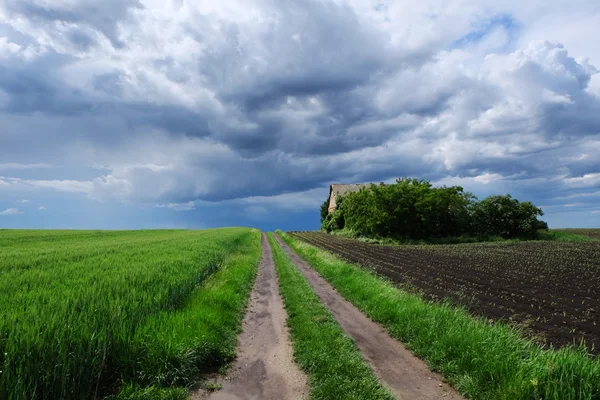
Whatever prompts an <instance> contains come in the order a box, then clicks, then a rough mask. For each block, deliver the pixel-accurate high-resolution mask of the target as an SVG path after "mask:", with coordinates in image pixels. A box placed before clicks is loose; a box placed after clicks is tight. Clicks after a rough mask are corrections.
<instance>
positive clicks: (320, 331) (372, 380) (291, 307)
mask: <svg viewBox="0 0 600 400" xmlns="http://www.w3.org/2000/svg"><path fill="white" fill-rule="evenodd" d="M269 242H270V244H271V247H272V249H273V257H274V260H275V267H276V270H277V275H278V277H279V287H280V289H281V295H282V297H283V301H284V304H285V308H286V310H287V313H288V320H287V324H288V326H289V328H290V335H291V339H292V342H293V347H294V358H295V360H296V362H297V363H298V364H299V365H300V368H301V369H302V370H303V371H304V372H306V374H307V375H308V378H309V386H310V398H311V399H356V400H359V399H365V400H367V399H369V400H370V399H373V400H378V399H386V400H387V399H390V400H391V399H393V398H394V397H393V396H392V395H391V394H390V393H389V392H388V391H387V389H385V388H384V387H383V386H382V385H381V384H380V383H379V381H378V379H377V378H376V377H375V376H374V375H373V372H372V371H371V369H370V368H369V366H368V365H367V364H366V362H365V360H364V359H363V358H362V355H361V354H360V352H359V350H358V349H357V348H356V346H355V344H354V342H353V341H352V339H351V338H350V337H348V336H346V335H345V334H344V332H343V330H342V328H341V327H340V326H339V325H338V323H337V322H336V321H335V320H334V319H333V317H332V316H331V314H330V313H329V312H328V311H327V309H326V308H325V306H324V305H323V304H322V303H321V302H320V301H319V299H318V297H317V296H316V294H315V293H314V292H313V290H312V289H311V287H310V285H309V284H308V282H307V280H306V279H305V278H304V276H303V275H302V273H301V272H300V271H299V270H298V268H297V267H296V266H295V265H294V263H293V262H292V261H291V260H290V259H289V258H288V257H287V255H286V254H285V253H284V251H283V249H281V247H280V246H279V244H278V243H277V242H276V241H275V239H274V238H273V236H272V234H271V233H269Z"/></svg>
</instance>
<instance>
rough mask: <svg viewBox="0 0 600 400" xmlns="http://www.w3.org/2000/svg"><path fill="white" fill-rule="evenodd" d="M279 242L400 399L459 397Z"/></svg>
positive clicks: (450, 399)
mask: <svg viewBox="0 0 600 400" xmlns="http://www.w3.org/2000/svg"><path fill="white" fill-rule="evenodd" d="M274 237H275V238H276V240H277V242H278V243H279V245H280V246H281V247H282V248H283V250H284V251H285V252H286V254H287V255H288V256H289V257H290V258H291V259H292V261H293V262H294V264H296V266H297V267H298V269H299V270H300V271H301V272H302V274H303V275H304V276H305V277H306V279H307V280H308V282H309V284H310V286H311V287H312V289H313V290H314V291H315V293H316V294H317V296H318V297H319V299H320V300H321V301H322V302H323V304H325V306H326V307H327V308H328V309H329V311H330V312H331V314H332V315H333V316H334V318H335V319H336V320H337V322H338V323H339V324H340V325H341V327H342V329H343V330H344V331H345V332H346V334H348V335H349V336H350V337H352V338H353V339H354V340H355V342H356V345H357V347H358V349H359V350H360V352H361V353H362V355H363V356H364V358H365V359H366V360H367V362H368V363H369V364H370V365H371V368H372V369H373V371H374V373H375V375H376V376H377V377H378V378H379V379H380V380H381V381H382V382H383V383H384V384H385V385H386V386H387V387H388V388H389V389H390V391H391V392H392V393H393V394H394V396H395V397H396V398H397V399H401V400H434V399H448V400H462V399H463V397H462V396H461V395H460V394H458V393H457V392H456V391H455V390H454V389H453V388H451V387H450V386H449V385H448V384H446V383H444V382H443V378H442V377H441V376H440V375H439V374H436V373H433V372H431V371H430V370H429V368H428V367H427V365H426V364H425V362H423V361H422V360H421V359H419V358H417V357H416V356H415V355H413V354H412V353H411V352H410V351H408V350H407V349H406V348H405V347H404V346H403V345H402V343H400V342H398V341H397V340H395V339H393V338H392V337H391V336H390V335H389V334H388V333H387V331H386V330H385V329H384V328H382V327H381V326H380V325H378V324H376V323H375V322H373V321H371V320H370V319H369V318H368V317H367V316H366V315H364V314H363V313H362V312H361V311H360V310H359V309H358V308H356V307H355V306H354V305H352V304H351V303H350V302H349V301H347V300H346V299H344V297H342V296H341V295H340V294H339V293H338V292H337V291H336V290H335V289H334V288H333V287H332V286H331V285H330V284H329V283H328V282H327V281H326V280H325V279H323V278H322V277H321V276H320V275H319V274H318V273H317V272H316V271H315V270H314V269H312V268H311V267H309V266H308V264H307V263H306V262H305V261H304V260H303V259H302V258H300V257H299V256H298V255H297V254H296V253H295V252H294V250H292V249H291V248H290V247H289V246H288V245H287V244H286V243H285V242H283V240H281V238H280V237H279V236H278V235H274Z"/></svg>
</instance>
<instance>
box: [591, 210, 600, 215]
mask: <svg viewBox="0 0 600 400" xmlns="http://www.w3.org/2000/svg"><path fill="white" fill-rule="evenodd" d="M592 214H600V210H594V211H592Z"/></svg>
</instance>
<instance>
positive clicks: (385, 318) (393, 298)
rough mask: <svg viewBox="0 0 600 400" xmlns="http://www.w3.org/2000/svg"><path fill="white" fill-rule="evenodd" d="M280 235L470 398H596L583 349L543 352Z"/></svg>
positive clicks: (599, 384) (598, 369)
mask: <svg viewBox="0 0 600 400" xmlns="http://www.w3.org/2000/svg"><path fill="white" fill-rule="evenodd" d="M278 233H279V235H280V236H281V237H282V238H283V240H284V241H285V242H286V243H287V244H288V245H290V246H291V247H292V248H293V249H294V250H295V251H296V252H297V253H298V254H299V255H300V256H301V257H302V258H303V259H304V260H306V262H307V263H308V264H309V265H311V266H312V267H313V268H314V269H315V270H316V271H317V272H319V274H320V275H321V276H322V277H323V278H325V279H326V280H327V281H328V282H329V283H330V284H331V285H332V286H334V287H335V288H336V289H337V290H338V291H339V292H340V293H341V294H342V295H343V296H344V297H345V298H346V299H347V300H349V301H350V302H351V303H353V304H354V305H355V306H356V307H358V308H359V309H360V310H362V311H363V312H364V313H365V314H366V315H368V316H369V317H370V318H371V319H372V320H374V321H376V322H378V323H380V324H382V325H383V326H384V327H385V328H386V329H387V330H388V332H389V333H390V335H391V336H392V337H395V338H396V339H398V340H400V341H402V342H403V343H404V344H405V345H406V346H407V347H408V348H409V349H411V350H412V351H413V352H414V353H415V354H416V355H417V356H419V357H421V358H423V359H424V360H426V361H427V363H428V364H429V365H430V367H431V368H432V369H433V370H435V371H438V372H440V373H441V374H442V375H443V376H444V377H445V378H446V379H447V380H448V381H449V382H450V383H451V384H452V385H453V386H454V387H455V388H456V389H457V390H459V391H460V392H461V393H463V394H464V395H465V396H467V397H468V398H471V399H481V400H494V399H498V400H519V399H531V400H538V399H552V400H576V399H577V400H598V399H600V360H599V359H597V358H592V357H590V356H588V355H587V354H586V353H585V350H583V349H581V350H577V349H572V348H563V349H542V348H541V347H539V346H538V345H536V344H535V343H533V342H531V341H529V340H527V339H526V338H524V337H522V336H521V335H520V334H519V332H518V331H517V330H516V329H514V328H511V327H509V326H507V325H505V324H501V323H490V322H488V321H486V320H484V319H482V318H475V317H472V316H471V315H469V313H468V312H466V311H465V310H463V309H461V308H458V307H453V306H450V305H449V304H438V303H431V302H427V301H424V300H423V299H422V298H420V297H419V296H416V295H414V294H409V293H406V292H404V291H402V290H399V289H398V288H396V287H395V286H394V285H393V284H392V283H391V282H389V281H387V280H385V279H384V278H381V277H379V276H376V275H375V274H374V273H372V272H370V271H367V270H366V269H362V268H360V267H359V266H355V265H351V264H348V263H346V262H344V261H342V260H340V259H339V258H337V257H335V256H333V255H332V254H330V253H328V252H325V251H323V250H321V249H318V248H316V247H314V246H312V245H309V244H307V243H305V242H302V241H301V240H299V239H296V238H293V237H291V236H290V235H286V234H285V233H282V232H280V231H278Z"/></svg>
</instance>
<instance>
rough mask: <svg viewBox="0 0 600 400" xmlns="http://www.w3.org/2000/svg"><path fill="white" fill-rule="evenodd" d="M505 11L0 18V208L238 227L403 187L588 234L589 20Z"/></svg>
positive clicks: (145, 4) (300, 8) (506, 7)
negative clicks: (331, 197)
mask: <svg viewBox="0 0 600 400" xmlns="http://www.w3.org/2000/svg"><path fill="white" fill-rule="evenodd" d="M522 3H523V2H517V1H512V0H511V1H507V2H502V4H498V2H495V1H491V0H490V1H475V0H453V1H450V2H447V1H441V0H420V1H416V0H415V1H403V2H395V1H394V2H387V3H385V2H379V1H372V0H348V1H341V0H304V1H301V2H298V1H275V0H267V1H264V0H261V1H259V0H256V1H233V0H228V1H220V2H191V1H186V0H171V1H158V0H135V1H134V0H131V1H121V0H118V1H116V0H115V1H112V0H111V1H92V0H60V1H30V0H18V1H16V0H0V120H1V121H2V124H1V125H2V127H1V128H0V166H2V167H1V168H0V173H1V175H2V176H0V193H4V194H6V196H8V197H11V196H12V197H14V198H15V199H16V198H19V196H20V198H22V197H23V195H24V194H27V195H29V194H30V193H39V196H40V202H41V201H43V202H44V204H46V203H47V202H46V201H45V199H44V196H56V195H57V194H58V195H60V196H63V197H65V198H67V197H68V198H73V199H76V198H79V199H85V200H86V201H91V202H98V203H103V204H107V203H108V204H127V205H130V206H136V205H139V207H146V206H148V207H153V208H154V209H156V210H160V211H161V212H176V211H179V212H180V213H184V212H195V211H199V210H200V211H201V210H202V209H203V207H204V208H210V207H215V206H218V205H221V206H223V207H236V208H239V209H242V210H246V211H247V217H248V220H249V221H253V220H255V219H256V216H257V215H264V214H265V212H264V210H267V209H268V210H273V209H278V210H281V211H282V212H284V211H285V212H294V210H296V211H298V212H300V211H302V210H307V209H312V208H314V209H316V208H317V207H318V205H319V203H320V202H321V201H322V200H323V199H322V198H323V196H325V195H326V192H327V186H328V184H329V183H332V182H381V181H390V180H391V179H394V178H396V177H400V176H414V177H420V178H425V179H430V180H432V181H434V182H438V183H447V184H461V185H463V186H464V187H465V188H467V189H468V190H472V191H474V192H476V193H477V194H479V195H486V194H490V193H504V192H507V191H511V192H512V193H516V194H518V195H520V196H523V197H525V198H527V199H530V200H533V201H534V202H536V204H539V205H542V206H545V207H546V208H545V211H546V212H547V213H548V214H551V213H553V212H554V213H560V212H572V211H577V212H584V213H587V214H588V215H589V218H590V219H592V220H594V219H595V221H597V222H598V223H600V215H599V214H598V213H597V212H596V211H598V210H599V209H600V206H598V200H600V178H599V176H600V75H599V71H598V69H597V67H600V45H598V44H597V41H595V38H596V37H598V36H600V27H599V26H598V24H597V23H594V21H597V20H598V18H600V9H598V7H597V4H596V2H595V1H593V0H589V1H585V0H579V1H574V2H570V3H569V4H568V5H566V4H565V3H564V2H561V1H551V2H550V3H548V2H547V1H537V0H536V1H531V2H527V4H522ZM13 205H14V204H8V203H7V204H0V208H2V207H4V206H6V207H5V208H6V209H12V208H15V207H11V206H13ZM290 205H295V206H297V208H296V209H294V207H293V206H290ZM32 207H33V204H32ZM55 208H56V207H52V210H54V209H55ZM3 209H4V208H3ZM20 212H24V213H27V210H21V211H20ZM50 212H51V210H48V211H47V214H50ZM17 217H22V215H16V214H14V218H17ZM242 217H243V216H242ZM198 218H202V216H199V217H198ZM225 222H228V221H225V220H223V223H225ZM211 223H215V224H217V222H214V221H212V222H211Z"/></svg>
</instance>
